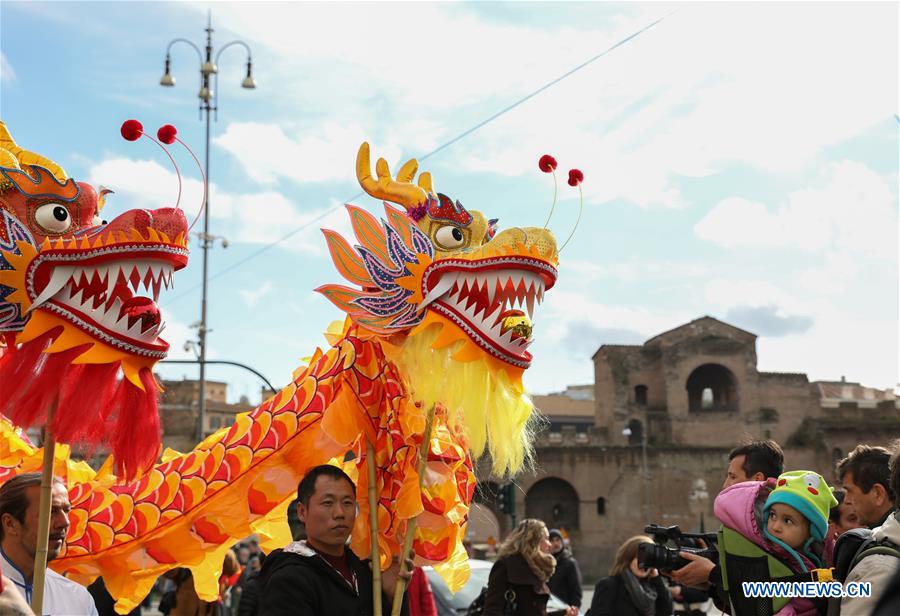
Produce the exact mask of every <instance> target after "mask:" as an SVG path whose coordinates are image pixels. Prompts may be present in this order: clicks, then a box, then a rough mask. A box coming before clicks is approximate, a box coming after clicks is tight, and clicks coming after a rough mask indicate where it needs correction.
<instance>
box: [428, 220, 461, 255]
mask: <svg viewBox="0 0 900 616" xmlns="http://www.w3.org/2000/svg"><path fill="white" fill-rule="evenodd" d="M434 240H435V241H436V242H437V243H438V244H439V245H440V247H441V248H444V249H445V250H453V249H455V248H460V247H461V246H462V245H463V244H465V241H466V236H465V234H464V233H463V232H462V229H460V228H459V227H457V226H455V225H444V226H443V227H441V228H440V229H438V230H437V233H435V234H434Z"/></svg>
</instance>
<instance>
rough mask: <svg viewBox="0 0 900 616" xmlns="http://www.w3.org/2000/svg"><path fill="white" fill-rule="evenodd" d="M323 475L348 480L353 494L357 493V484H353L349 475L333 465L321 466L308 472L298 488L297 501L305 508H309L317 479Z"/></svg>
mask: <svg viewBox="0 0 900 616" xmlns="http://www.w3.org/2000/svg"><path fill="white" fill-rule="evenodd" d="M323 475H324V476H325V477H331V478H333V479H346V480H347V483H349V484H350V487H351V488H352V489H353V492H354V493H355V492H356V484H355V483H353V480H352V479H350V477H349V476H348V475H347V473H345V472H344V471H342V470H341V469H339V468H338V467H336V466H332V465H331V464H321V465H319V466H315V467H313V468H311V469H309V470H308V471H306V474H305V475H304V476H303V479H301V480H300V484H299V485H298V486H297V500H299V501H300V502H301V503H303V505H304V506H305V507H307V506H309V499H310V497H311V496H312V495H313V492H315V491H316V479H318V478H319V477H321V476H323Z"/></svg>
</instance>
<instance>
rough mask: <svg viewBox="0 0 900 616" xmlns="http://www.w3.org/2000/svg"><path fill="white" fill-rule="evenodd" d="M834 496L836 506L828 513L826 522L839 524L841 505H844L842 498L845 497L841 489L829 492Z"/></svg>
mask: <svg viewBox="0 0 900 616" xmlns="http://www.w3.org/2000/svg"><path fill="white" fill-rule="evenodd" d="M831 493H832V494H834V499H835V500H836V501H837V503H838V504H837V505H835V506H834V507H832V508H831V509H830V510H829V511H828V521H829V522H834V523H835V524H840V523H841V505H842V504H843V503H844V496H846V495H847V493H846V492H844V491H843V490H842V489H841V488H834V489H833V490H832V491H831Z"/></svg>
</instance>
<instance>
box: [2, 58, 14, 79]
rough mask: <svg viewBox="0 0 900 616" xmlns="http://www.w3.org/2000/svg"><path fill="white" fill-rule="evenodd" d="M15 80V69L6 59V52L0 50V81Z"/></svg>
mask: <svg viewBox="0 0 900 616" xmlns="http://www.w3.org/2000/svg"><path fill="white" fill-rule="evenodd" d="M15 80H16V71H15V70H14V69H13V67H12V64H10V63H9V60H7V59H6V54H5V53H3V52H2V51H0V82H4V81H5V82H10V81H15Z"/></svg>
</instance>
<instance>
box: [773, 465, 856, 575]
mask: <svg viewBox="0 0 900 616" xmlns="http://www.w3.org/2000/svg"><path fill="white" fill-rule="evenodd" d="M837 504H838V502H837V499H836V498H835V497H834V494H832V493H831V488H830V487H828V484H827V483H825V479H823V478H822V476H821V475H820V474H818V473H814V472H812V471H789V472H787V473H783V474H782V475H781V476H780V477H778V481H777V482H776V483H775V489H774V490H772V491H771V492H770V493H769V497H768V498H767V499H766V504H765V506H764V507H763V517H764V518H765V520H766V530H765V536H766V538H767V539H768V540H769V541H771V542H773V543H775V544H777V545H780V546H781V547H782V548H784V550H785V551H786V552H788V553H789V554H791V555H792V556H794V557H795V558H797V559H798V560H800V559H799V555H798V552H799V553H801V554H803V555H804V556H806V557H808V558H809V559H810V560H811V561H813V562H814V563H815V564H816V565H817V566H819V567H821V566H823V563H822V560H821V555H822V552H821V549H815V548H814V546H815V547H818V546H820V545H822V546H823V545H824V542H825V535H826V533H827V532H828V514H829V512H830V511H831V508H832V507H837Z"/></svg>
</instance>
